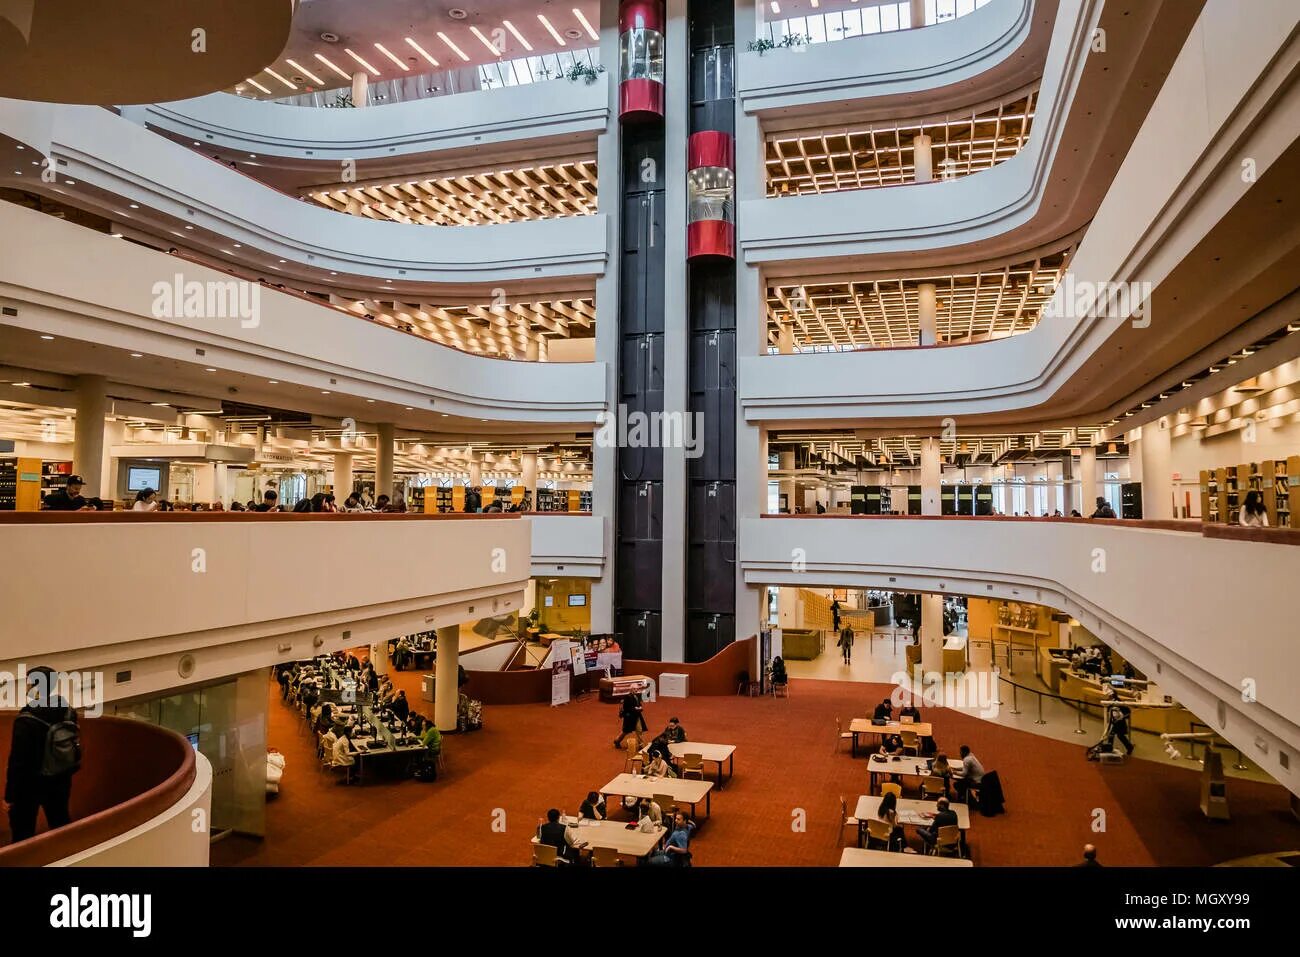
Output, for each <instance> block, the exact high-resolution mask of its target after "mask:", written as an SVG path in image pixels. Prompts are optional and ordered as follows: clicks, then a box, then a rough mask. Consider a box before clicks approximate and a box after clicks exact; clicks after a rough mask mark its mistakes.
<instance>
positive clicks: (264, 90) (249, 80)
mask: <svg viewBox="0 0 1300 957" xmlns="http://www.w3.org/2000/svg"><path fill="white" fill-rule="evenodd" d="M248 82H249V83H251V84H253V86H255V87H257V88H258V89H259V90H261V91H262V92H263V93H265V94H266V95H267V96H270V95H271V91H270V90H268V89H267V88H266V87H264V86H262V84H260V83H258V82H257V81H256V80H254V79H253V78H252V77H251V76H250V77H249V78H248Z"/></svg>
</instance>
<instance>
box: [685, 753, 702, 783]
mask: <svg viewBox="0 0 1300 957" xmlns="http://www.w3.org/2000/svg"><path fill="white" fill-rule="evenodd" d="M691 777H694V778H699V779H700V780H701V781H703V780H704V756H703V755H699V754H683V755H682V779H683V780H685V779H686V778H691Z"/></svg>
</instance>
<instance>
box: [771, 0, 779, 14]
mask: <svg viewBox="0 0 1300 957" xmlns="http://www.w3.org/2000/svg"><path fill="white" fill-rule="evenodd" d="M771 6H772V12H773V13H780V12H781V4H779V3H777V2H776V0H772V4H771Z"/></svg>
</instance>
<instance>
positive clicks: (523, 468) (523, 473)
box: [519, 452, 537, 502]
mask: <svg viewBox="0 0 1300 957" xmlns="http://www.w3.org/2000/svg"><path fill="white" fill-rule="evenodd" d="M519 482H520V484H521V485H523V487H524V488H526V489H528V491H530V492H532V493H533V500H534V502H535V501H536V499H537V453H536V452H525V453H523V455H522V456H521V457H520V459H519Z"/></svg>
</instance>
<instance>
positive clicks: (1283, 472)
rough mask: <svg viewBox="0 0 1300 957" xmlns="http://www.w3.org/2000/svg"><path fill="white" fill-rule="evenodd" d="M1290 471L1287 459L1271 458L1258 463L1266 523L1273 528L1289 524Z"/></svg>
mask: <svg viewBox="0 0 1300 957" xmlns="http://www.w3.org/2000/svg"><path fill="white" fill-rule="evenodd" d="M1290 473H1291V469H1290V463H1289V461H1288V460H1287V459H1271V460H1269V461H1267V462H1261V463H1260V465H1259V490H1260V493H1261V494H1262V495H1263V496H1264V508H1265V509H1266V510H1267V511H1268V523H1269V524H1270V525H1272V526H1273V527H1274V528H1289V527H1290V526H1291V485H1290Z"/></svg>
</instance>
